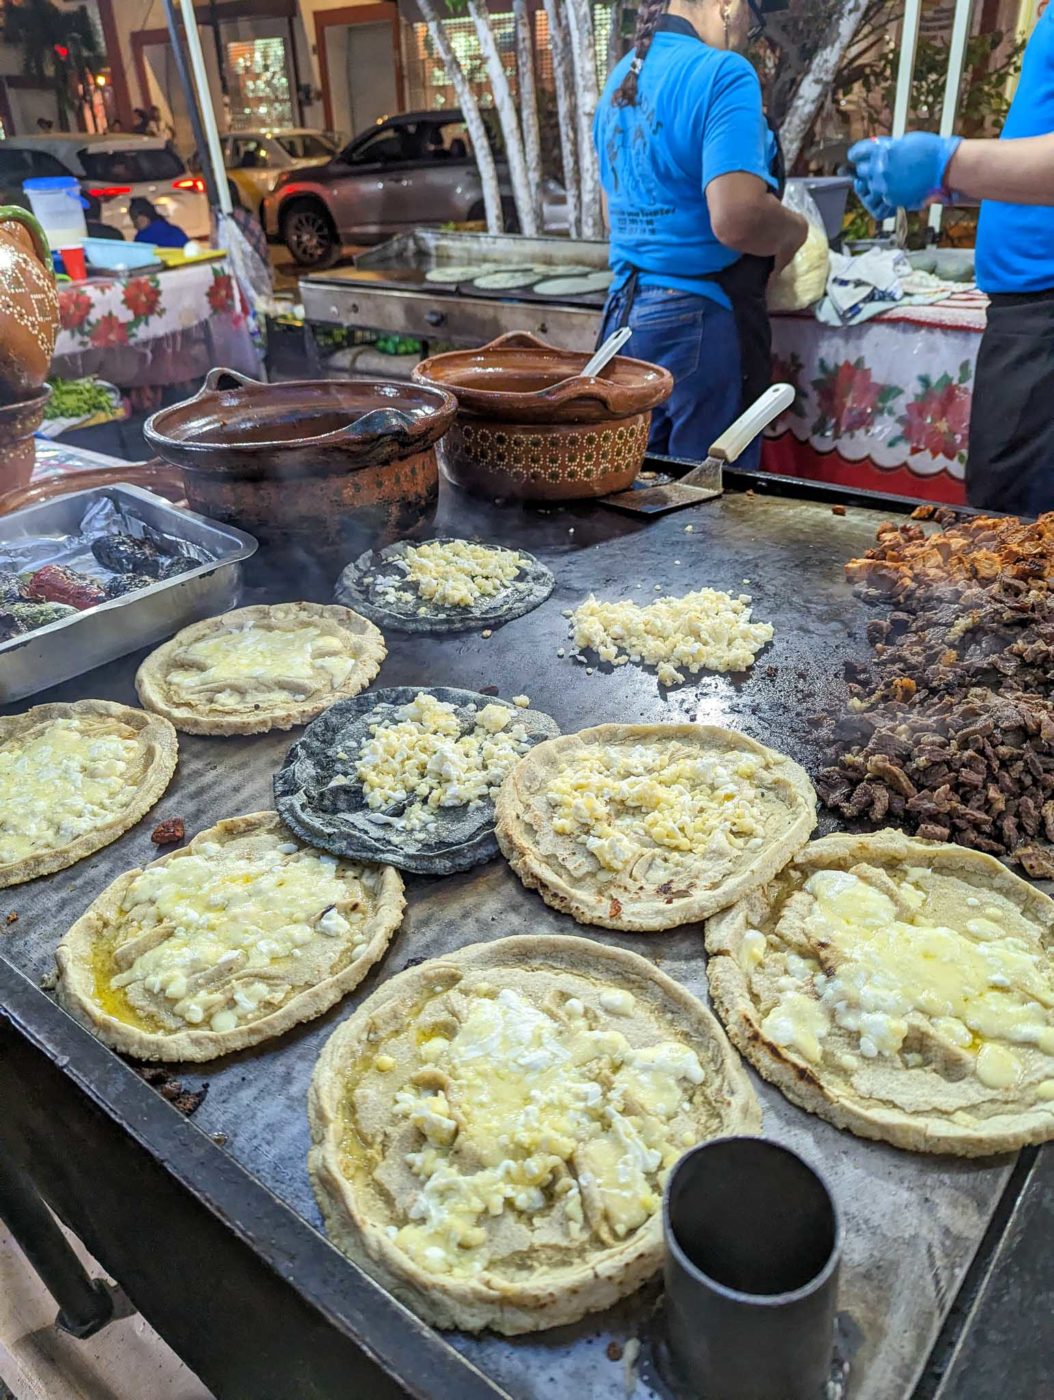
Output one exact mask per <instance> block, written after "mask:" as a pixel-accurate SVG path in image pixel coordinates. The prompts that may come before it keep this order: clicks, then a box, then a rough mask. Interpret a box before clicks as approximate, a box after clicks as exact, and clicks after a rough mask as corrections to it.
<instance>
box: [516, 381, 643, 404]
mask: <svg viewBox="0 0 1054 1400" xmlns="http://www.w3.org/2000/svg"><path fill="white" fill-rule="evenodd" d="M624 392H625V391H624V389H623V388H622V386H621V385H618V384H615V383H614V382H613V381H612V380H610V379H600V378H599V377H597V376H596V375H590V376H589V377H588V378H586V377H584V376H583V375H581V374H576V375H573V376H572V377H571V378H570V379H562V380H561V381H560V383H559V384H553V385H552V386H551V387H550V388H548V389H539V390H538V392H537V394H535V395H534V397H535V398H536V399H544V400H545V401H546V402H547V403H551V404H552V405H553V406H554V408H555V407H557V406H558V405H559V404H563V403H567V401H568V400H569V399H596V400H597V402H598V403H602V404H603V405H604V407H605V408H612V407H613V406H614V404H613V399H614V397H615V396H619V397H621V396H622V394H624Z"/></svg>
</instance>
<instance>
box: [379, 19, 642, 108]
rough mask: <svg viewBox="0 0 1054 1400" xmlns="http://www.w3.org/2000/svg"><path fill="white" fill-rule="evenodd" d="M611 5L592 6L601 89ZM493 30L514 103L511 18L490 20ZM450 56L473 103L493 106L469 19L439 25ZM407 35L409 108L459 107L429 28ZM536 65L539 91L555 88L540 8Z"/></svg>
mask: <svg viewBox="0 0 1054 1400" xmlns="http://www.w3.org/2000/svg"><path fill="white" fill-rule="evenodd" d="M614 8H615V7H614V5H613V4H611V3H603V4H595V5H594V6H593V34H594V41H595V44H596V56H597V81H598V83H599V84H600V86H601V87H603V85H604V82H605V81H606V78H607V50H608V36H609V34H610V32H611V21H612V14H613V11H614ZM490 22H491V28H492V29H493V31H494V38H495V41H496V43H497V46H498V52H499V54H500V55H501V64H502V67H503V68H504V69H505V73H506V75H507V77H508V79H509V86H510V88H511V89H512V96H513V100H514V101H516V102H517V103H518V102H519V100H520V84H519V78H518V75H517V73H516V29H515V22H514V20H513V17H512V15H511V14H510V13H508V12H506V13H504V14H495V13H493V11H492V12H491V16H490ZM442 23H443V28H444V29H445V30H446V33H447V37H448V38H449V40H450V43H451V46H452V47H453V49H454V52H455V53H456V54H457V56H458V59H459V61H460V63H461V66H462V68H463V69H464V71H465V75H466V77H467V78H468V80H469V83H470V85H471V87H472V90H473V92H474V93H475V94H476V98H477V100H478V101H479V102H480V104H481V105H482V106H485V107H490V106H492V105H493V96H492V94H491V90H490V83H489V82H488V80H487V68H486V64H485V63H484V62H483V55H482V54H481V52H480V48H479V40H478V39H477V38H476V27H475V25H474V24H473V22H472V20H470V19H447V20H443V21H442ZM404 32H405V34H406V44H405V49H406V80H407V88H408V94H407V95H408V98H409V106H410V107H411V108H414V107H420V108H423V109H427V110H430V111H441V110H443V109H444V108H451V107H457V105H458V103H457V95H456V93H455V92H454V89H453V88H452V87H451V86H450V83H449V80H448V78H447V73H446V69H445V67H444V66H443V60H442V59H441V58H440V57H439V55H438V54H437V53H436V51H435V48H434V46H433V44H432V40H431V39H430V38H429V34H428V26H427V25H425V24H420V23H418V24H412V25H409V26H408V27H407V30H406V31H404ZM534 64H535V74H536V79H537V82H538V84H539V86H540V87H541V88H542V89H543V90H548V91H550V92H551V91H552V89H553V60H552V54H551V52H550V48H549V21H548V17H547V16H546V13H545V11H544V10H543V9H541V8H539V9H538V10H537V11H536V12H535V17H534Z"/></svg>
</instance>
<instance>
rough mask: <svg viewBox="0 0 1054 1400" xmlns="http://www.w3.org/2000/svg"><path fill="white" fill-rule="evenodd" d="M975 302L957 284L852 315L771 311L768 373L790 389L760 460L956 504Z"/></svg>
mask: <svg viewBox="0 0 1054 1400" xmlns="http://www.w3.org/2000/svg"><path fill="white" fill-rule="evenodd" d="M984 307H985V300H984V298H983V297H982V296H980V295H979V294H978V293H976V292H972V291H964V292H962V293H957V294H956V295H955V296H953V297H951V298H949V299H948V300H947V301H945V302H940V303H938V304H937V305H935V306H932V307H915V308H912V309H911V310H910V311H903V312H897V311H891V312H887V313H885V314H884V315H882V316H880V317H876V318H875V319H874V320H872V321H867V322H865V323H864V324H862V325H858V326H843V327H839V328H835V327H831V326H824V325H821V324H820V322H819V321H817V320H815V318H813V317H812V316H776V317H774V318H773V323H772V340H773V379H774V380H785V381H786V382H788V383H790V384H793V385H794V388H795V390H796V396H795V400H794V404H793V405H792V407H791V408H790V409H789V410H788V412H787V413H786V414H785V415H784V416H783V417H782V418H781V419H779V420H778V421H777V423H776V424H775V425H774V426H773V428H772V429H771V430H770V433H769V436H768V439H767V441H766V442H765V447H764V457H763V464H764V467H765V469H766V470H768V471H776V472H781V473H784V474H787V475H791V476H799V477H805V478H806V479H809V480H815V481H831V482H838V483H842V484H845V485H851V486H859V487H862V488H864V489H865V490H869V491H880V492H887V493H890V494H893V495H901V496H917V497H921V498H923V499H925V500H931V501H942V502H947V503H950V504H955V505H958V504H961V503H962V502H963V501H964V500H965V488H964V485H963V476H964V471H965V466H966V450H967V438H968V430H969V424H970V400H971V396H972V392H973V376H974V366H975V364H976V360H977V349H978V346H979V344H980V333H981V331H982V330H983V329H984V319H985V318H984Z"/></svg>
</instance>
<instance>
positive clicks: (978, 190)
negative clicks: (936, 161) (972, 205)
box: [944, 133, 1054, 204]
mask: <svg viewBox="0 0 1054 1400" xmlns="http://www.w3.org/2000/svg"><path fill="white" fill-rule="evenodd" d="M944 183H945V185H946V186H947V187H948V188H949V189H951V190H954V191H955V193H956V194H958V195H960V196H963V197H965V198H966V199H971V200H981V199H998V200H1003V201H1005V202H1006V203H1008V204H1054V133H1052V134H1051V135H1049V136H1024V137H1020V138H1018V139H1017V140H1011V141H963V142H962V143H961V145H960V146H959V148H958V150H957V151H956V152H955V154H954V155H953V156H952V158H951V161H950V162H949V165H948V169H947V171H946V172H945V175H944Z"/></svg>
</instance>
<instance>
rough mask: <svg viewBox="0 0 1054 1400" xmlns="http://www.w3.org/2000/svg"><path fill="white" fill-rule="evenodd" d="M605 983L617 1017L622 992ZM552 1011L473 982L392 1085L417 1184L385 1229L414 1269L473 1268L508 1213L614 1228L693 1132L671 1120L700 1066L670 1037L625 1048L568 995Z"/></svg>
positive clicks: (632, 1214) (631, 1223)
mask: <svg viewBox="0 0 1054 1400" xmlns="http://www.w3.org/2000/svg"><path fill="white" fill-rule="evenodd" d="M613 991H617V992H618V999H619V1012H620V1014H628V1013H629V1012H630V1011H631V1010H632V1001H633V997H632V994H631V993H629V992H626V991H623V990H621V989H613ZM605 995H606V993H605ZM626 998H629V1001H628V1003H627V1002H626ZM563 1013H564V1014H563V1015H562V1016H558V1015H554V1014H550V1012H549V1011H547V1010H543V1009H541V1008H539V1007H537V1006H535V1005H532V1004H531V1003H530V1002H529V1001H528V1000H527V999H526V998H525V997H523V996H522V995H521V994H520V993H519V992H517V991H514V990H512V989H511V988H505V989H503V990H501V991H499V992H498V993H497V994H496V995H484V994H482V992H481V990H477V991H476V992H475V993H473V994H471V996H470V1002H469V1007H468V1011H467V1014H466V1015H464V1016H463V1017H462V1018H461V1020H460V1024H459V1026H458V1028H457V1030H456V1033H454V1034H453V1035H452V1036H451V1037H449V1038H448V1037H446V1036H444V1035H441V1034H439V1035H434V1036H431V1037H430V1038H428V1039H427V1040H426V1041H425V1042H424V1044H423V1045H422V1047H421V1051H420V1054H421V1058H422V1059H423V1060H424V1061H425V1062H426V1064H427V1065H428V1066H429V1067H430V1070H431V1074H429V1073H428V1071H426V1075H425V1080H426V1082H424V1083H422V1084H420V1085H419V1086H415V1087H411V1088H407V1089H403V1090H400V1091H399V1092H398V1093H397V1094H396V1113H397V1114H398V1115H399V1116H401V1117H403V1118H405V1119H408V1120H409V1121H410V1122H411V1123H412V1124H413V1126H414V1127H415V1128H416V1129H417V1130H418V1132H419V1133H420V1136H421V1146H420V1148H419V1149H418V1150H417V1151H414V1152H411V1153H409V1154H408V1155H407V1157H406V1161H407V1164H408V1165H409V1167H410V1169H411V1171H412V1172H413V1174H414V1176H416V1177H417V1178H418V1179H419V1181H420V1188H419V1190H418V1192H417V1194H416V1197H415V1199H414V1201H413V1203H412V1205H411V1206H410V1209H409V1212H408V1213H409V1217H410V1218H409V1220H408V1221H407V1223H406V1224H404V1225H402V1226H401V1227H395V1226H393V1227H391V1229H390V1231H389V1233H390V1234H392V1235H393V1238H394V1239H395V1241H396V1242H397V1243H398V1244H399V1246H400V1247H401V1248H402V1249H404V1250H405V1251H406V1252H407V1253H408V1254H409V1255H411V1257H413V1258H414V1259H415V1260H416V1261H417V1262H418V1263H419V1264H420V1265H421V1266H422V1267H423V1268H425V1269H428V1270H430V1271H432V1272H435V1273H446V1274H454V1275H461V1276H465V1275H472V1274H474V1273H478V1272H479V1271H480V1270H482V1269H483V1268H485V1267H486V1264H487V1258H488V1256H487V1251H486V1241H487V1230H486V1228H485V1226H486V1222H487V1221H488V1220H493V1219H494V1218H495V1217H499V1216H501V1215H503V1214H504V1213H506V1212H514V1213H520V1214H522V1215H524V1216H526V1217H528V1218H530V1219H535V1218H537V1217H539V1216H545V1215H547V1214H549V1213H551V1212H558V1213H560V1214H561V1216H562V1218H563V1220H564V1222H565V1224H566V1227H567V1231H568V1233H569V1235H570V1237H571V1238H572V1239H580V1238H584V1237H585V1235H586V1234H587V1233H588V1231H589V1228H590V1226H591V1225H592V1226H593V1227H594V1228H596V1226H597V1224H598V1223H599V1222H601V1221H602V1222H603V1224H604V1228H605V1229H606V1230H607V1231H608V1232H609V1233H610V1235H611V1236H612V1237H614V1238H615V1239H624V1238H625V1237H626V1236H627V1235H629V1234H630V1233H631V1232H632V1231H634V1230H636V1229H638V1228H639V1227H640V1226H641V1225H643V1224H644V1223H645V1222H646V1221H647V1220H648V1219H649V1218H650V1217H651V1216H652V1215H653V1214H654V1213H655V1211H656V1210H658V1208H659V1202H660V1199H661V1195H662V1185H663V1181H664V1179H665V1175H666V1173H667V1171H668V1170H669V1168H670V1167H671V1166H672V1165H673V1163H674V1162H675V1161H676V1159H677V1157H678V1156H679V1154H680V1152H681V1151H682V1150H683V1149H684V1147H685V1146H687V1145H689V1144H690V1142H694V1141H695V1140H696V1135H695V1134H693V1133H692V1132H691V1131H690V1130H685V1128H684V1127H683V1126H681V1127H678V1126H677V1124H676V1122H675V1120H676V1119H677V1118H678V1115H679V1114H680V1113H681V1110H682V1109H683V1108H685V1107H688V1106H689V1105H687V1104H686V1100H687V1099H688V1098H689V1097H690V1096H691V1093H692V1089H693V1086H695V1085H698V1084H701V1083H702V1082H703V1070H702V1066H701V1065H700V1063H699V1060H698V1058H697V1056H696V1054H695V1052H694V1051H693V1050H692V1049H691V1048H690V1047H689V1046H687V1045H682V1044H680V1043H678V1042H676V1041H663V1042H660V1043H658V1044H653V1045H645V1046H636V1047H634V1046H631V1044H630V1042H629V1041H628V1040H627V1039H626V1037H625V1036H624V1035H622V1033H621V1032H620V1031H617V1030H608V1029H595V1028H594V1026H593V1024H592V1021H591V1019H590V1018H588V1017H587V1014H586V1007H585V1004H584V1003H583V1002H582V1001H580V1000H578V999H577V998H573V997H572V998H569V999H567V1000H566V1001H565V1002H564V1003H563ZM686 1139H687V1140H686Z"/></svg>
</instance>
